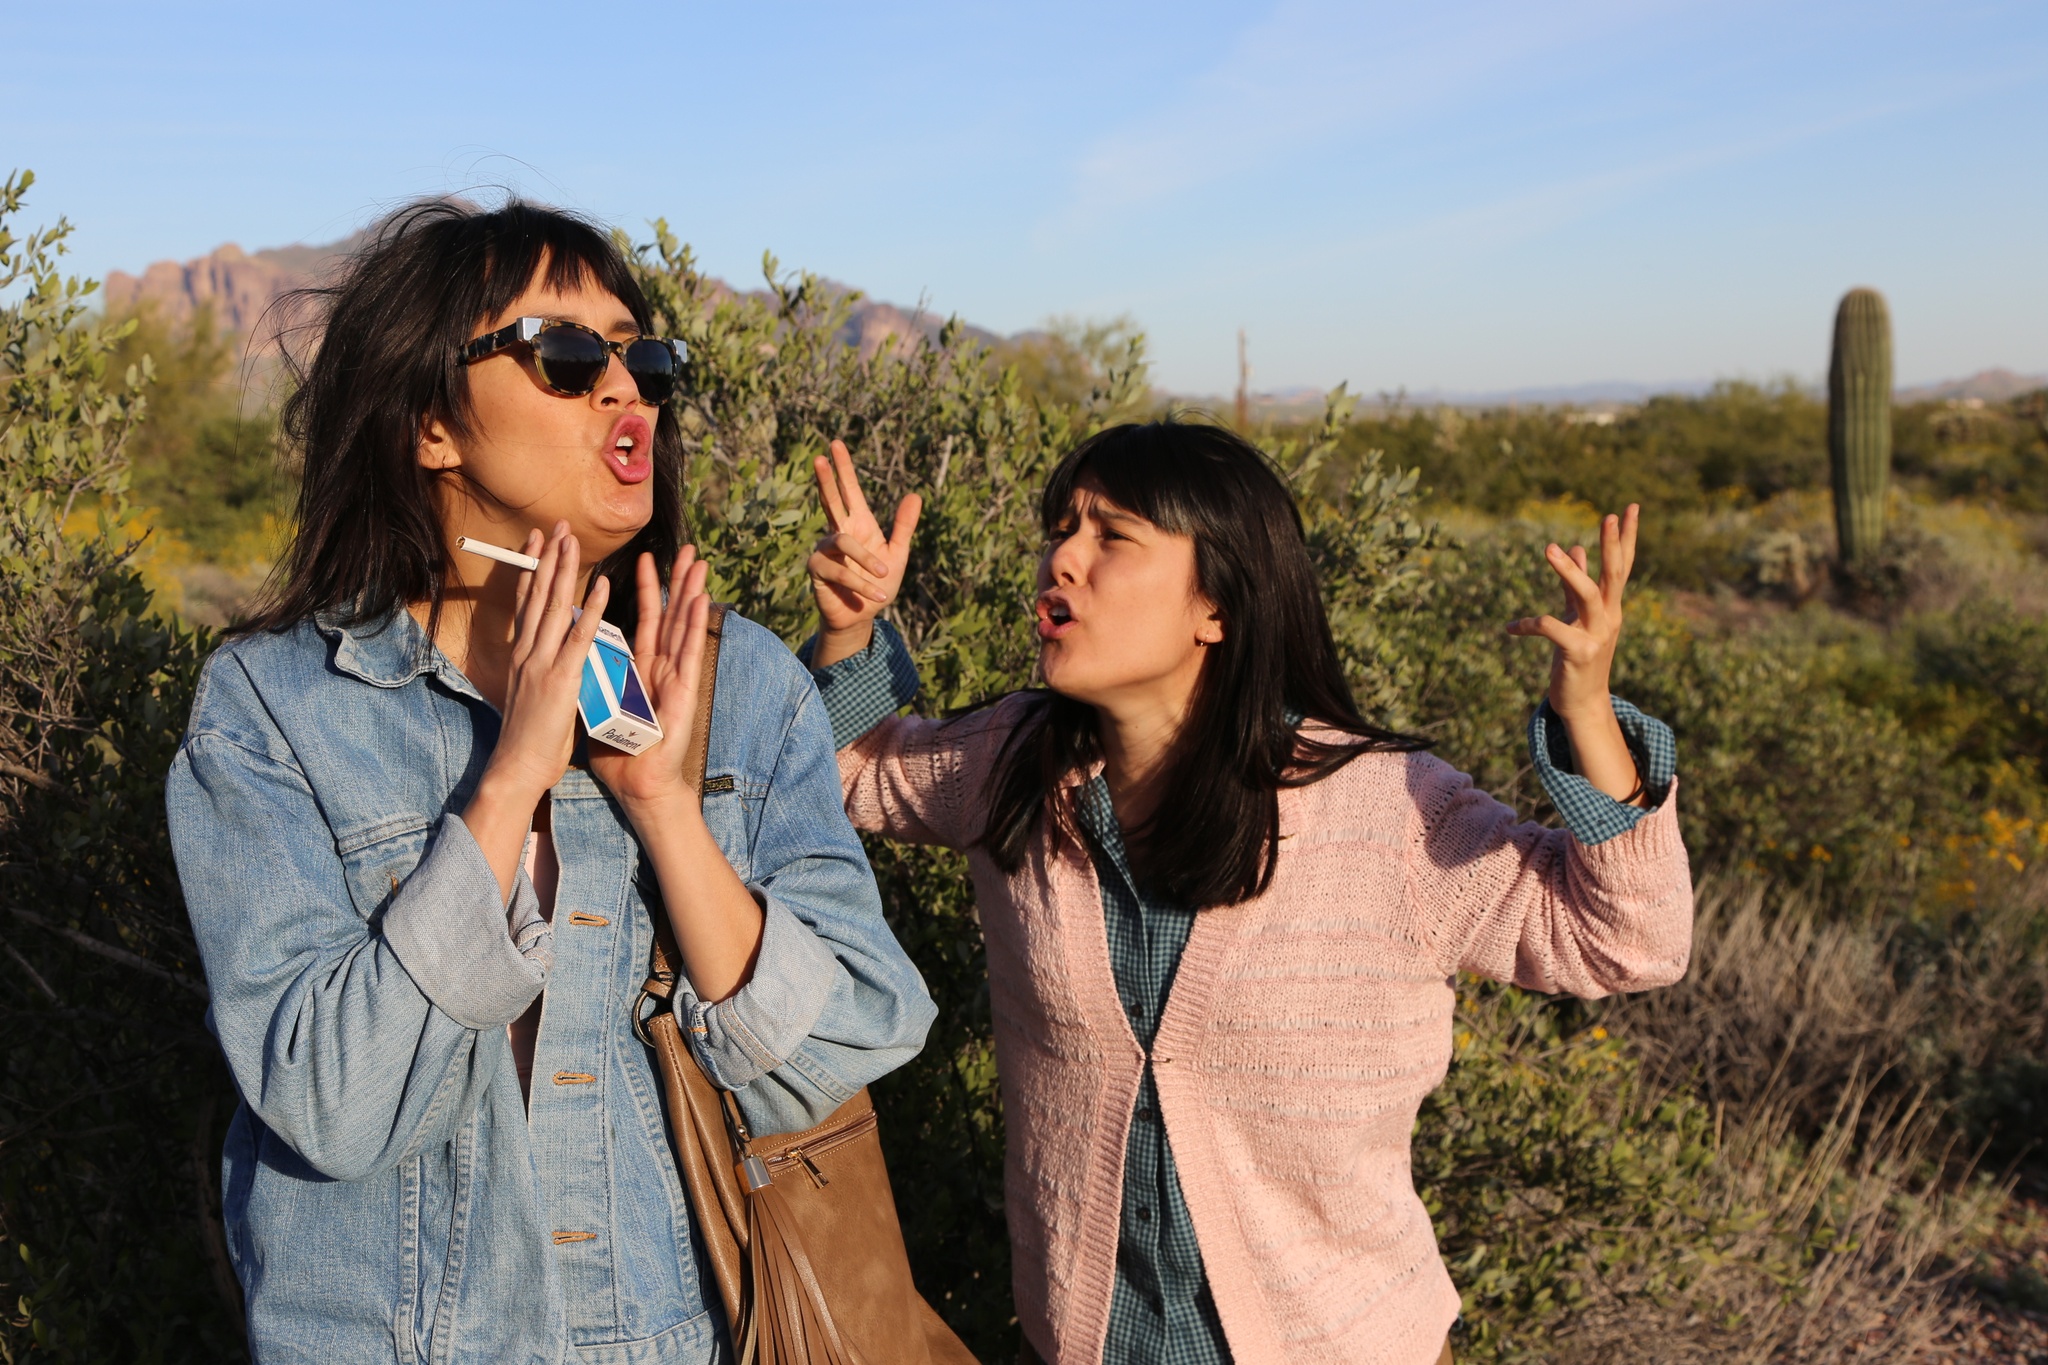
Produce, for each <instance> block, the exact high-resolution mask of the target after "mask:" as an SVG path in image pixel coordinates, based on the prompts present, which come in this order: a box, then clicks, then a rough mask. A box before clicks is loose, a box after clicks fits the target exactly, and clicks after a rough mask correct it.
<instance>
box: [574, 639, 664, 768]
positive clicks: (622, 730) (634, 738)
mask: <svg viewBox="0 0 2048 1365" xmlns="http://www.w3.org/2000/svg"><path fill="white" fill-rule="evenodd" d="M576 709H577V710H578V711H579V712H581V713H582V715H583V728H584V729H585V730H587V731H589V732H590V737H591V738H592V739H601V740H603V741H604V742H605V743H606V744H609V745H611V746H612V747H613V748H614V749H623V750H625V751H626V752H627V753H629V754H637V753H642V752H644V751H646V750H648V749H651V748H653V747H654V746H655V745H656V744H658V743H660V742H661V722H660V721H659V720H657V719H656V718H655V715H654V705H653V703H651V702H650V701H648V699H647V689H646V688H644V687H642V686H641V685H640V670H639V669H638V668H636V667H634V665H633V647H632V646H631V645H629V644H627V643H626V637H625V636H624V635H623V634H622V633H620V631H619V628H618V627H617V626H615V625H613V624H612V623H611V622H609V621H602V622H599V623H598V627H597V638H596V639H595V640H592V641H591V642H590V657H589V658H587V659H585V660H584V661H583V690H582V691H581V692H580V693H578V694H577V697H576Z"/></svg>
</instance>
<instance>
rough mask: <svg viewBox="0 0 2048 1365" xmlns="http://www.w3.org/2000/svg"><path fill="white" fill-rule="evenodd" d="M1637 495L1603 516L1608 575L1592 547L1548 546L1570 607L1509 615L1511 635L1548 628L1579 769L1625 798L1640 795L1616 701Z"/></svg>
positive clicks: (1556, 691)
mask: <svg viewBox="0 0 2048 1365" xmlns="http://www.w3.org/2000/svg"><path fill="white" fill-rule="evenodd" d="M1641 510H1642V509H1641V508H1640V507H1639V506H1637V504H1635V503H1630V504H1629V506H1628V510H1627V511H1626V512H1624V513H1623V514H1622V515H1620V516H1618V517H1617V516H1614V515H1612V514H1609V515H1608V516H1606V517H1603V518H1602V519H1601V522H1600V579H1599V581H1598V582H1595V581H1594V580H1593V576H1592V573H1591V572H1590V570H1589V569H1588V567H1587V559H1586V547H1585V546H1583V545H1574V546H1572V548H1571V549H1570V550H1569V551H1567V550H1565V549H1563V548H1561V547H1559V546H1557V545H1550V546H1546V547H1545V549H1544V552H1543V557H1544V560H1545V562H1546V563H1548V564H1549V565H1550V567H1551V568H1552V569H1553V570H1555V571H1556V573H1557V576H1558V578H1559V579H1560V580H1561V581H1562V583H1563V586H1564V615H1563V616H1562V617H1561V618H1560V617H1556V616H1525V617H1522V618H1521V619H1520V620H1516V621H1510V622H1508V626H1507V631H1508V634H1510V635H1540V636H1542V637H1543V638H1544V639H1546V640H1548V641H1550V643H1551V648H1552V652H1551V658H1550V707H1551V709H1552V710H1553V711H1555V712H1557V714H1558V717H1559V719H1561V720H1562V721H1563V722H1564V724H1565V728H1566V730H1567V732H1568V733H1569V734H1570V737H1571V742H1572V752H1573V755H1574V757H1575V758H1577V760H1578V763H1579V771H1580V773H1581V774H1582V775H1583V776H1585V778H1586V779H1587V780H1588V781H1590V782H1591V783H1592V784H1593V785H1594V786H1595V787H1598V788H1599V789H1600V790H1601V791H1604V792H1606V793H1607V794H1608V795H1609V796H1613V797H1615V798H1617V799H1620V800H1628V799H1631V798H1632V797H1636V796H1639V793H1640V784H1639V783H1638V782H1637V779H1636V770H1635V759H1634V758H1633V757H1631V756H1630V754H1629V751H1628V745H1627V743H1626V741H1624V740H1623V738H1622V734H1621V727H1620V725H1619V724H1618V723H1617V722H1616V721H1615V719H1614V709H1613V706H1612V704H1611V703H1610V702H1609V700H1608V697H1609V695H1610V693H1609V685H1608V684H1609V678H1610V676H1611V674H1612V673H1613V671H1614V651H1615V647H1616V646H1617V645H1619V644H1620V643H1621V622H1622V592H1623V590H1624V589H1625V588H1626V587H1627V586H1628V576H1629V571H1630V570H1631V569H1633V568H1634V567H1635V562H1636V523H1637V520H1638V518H1639V516H1640V514H1641Z"/></svg>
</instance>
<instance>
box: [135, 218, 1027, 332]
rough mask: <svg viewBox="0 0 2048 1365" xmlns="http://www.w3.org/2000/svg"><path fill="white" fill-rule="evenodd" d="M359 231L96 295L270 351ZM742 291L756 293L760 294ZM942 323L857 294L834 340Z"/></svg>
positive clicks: (140, 279)
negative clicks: (274, 309)
mask: <svg viewBox="0 0 2048 1365" xmlns="http://www.w3.org/2000/svg"><path fill="white" fill-rule="evenodd" d="M364 238H365V235H364V234H363V233H357V234H355V235H354V236H351V237H345V238H343V239H342V240H341V241H338V242H329V243H327V244H326V245H325V246H304V245H297V246H284V247H270V248H266V249H265V250H262V251H256V252H248V251H244V250H243V249H242V248H241V247H239V246H237V245H235V244H234V243H232V242H229V243H227V244H226V245H224V246H220V247H216V248H215V249H214V250H212V251H210V252H208V253H207V254H206V255H204V256H200V257H197V258H196V259H193V260H190V261H185V262H182V263H181V262H178V261H157V262H156V263H154V264H153V265H151V266H149V267H148V268H147V269H146V270H144V271H143V272H142V273H141V274H140V275H131V274H129V273H128V272H127V271H125V270H114V271H109V272H108V274H107V278H106V280H105V282H104V283H103V284H102V285H101V286H100V288H101V294H102V297H104V298H105V299H106V306H107V308H108V310H109V311H112V312H127V311H131V310H133V309H136V308H144V307H146V308H149V309H152V310H153V311H154V312H155V313H156V314H157V316H158V317H160V318H162V319H163V320H164V321H166V322H169V323H173V324H185V323H189V322H190V321H191V320H192V319H193V318H194V317H195V316H197V314H198V313H199V310H200V309H202V308H211V309H212V310H213V318H214V322H215V323H216V325H218V326H220V327H223V328H226V329H227V330H229V331H232V332H236V333H238V334H240V335H241V336H243V337H245V338H252V339H254V340H255V341H256V343H257V345H258V349H260V350H270V349H272V348H273V347H274V346H275V338H274V337H271V336H265V335H261V334H260V333H259V331H258V329H259V327H261V326H262V325H263V322H264V315H265V314H266V312H268V310H269V309H270V307H271V306H272V305H273V304H275V303H276V302H277V301H278V300H279V299H280V298H283V297H284V296H285V295H286V294H289V293H290V292H291V291H292V290H294V289H303V288H305V287H306V286H308V285H315V284H319V283H321V282H322V281H323V280H325V279H327V278H328V277H329V274H330V272H332V271H333V270H334V269H335V267H337V266H338V265H340V264H341V263H342V262H343V261H344V260H346V259H347V257H348V256H349V254H350V253H351V252H353V251H355V250H356V249H357V248H358V247H360V246H361V245H362V244H363V241H364ZM713 283H714V284H715V285H716V287H717V288H718V289H719V290H720V291H722V292H724V293H728V294H737V293H739V292H740V291H737V290H734V289H733V288H732V287H731V286H730V285H728V284H726V283H725V282H724V281H723V280H714V281H713ZM825 284H826V286H827V287H828V288H829V289H832V290H835V291H838V292H840V293H850V292H852V290H851V289H850V288H849V287H848V286H846V285H842V284H839V283H838V282H836V281H833V280H827V281H825ZM748 292H749V293H750V294H751V295H752V296H754V297H761V296H763V295H765V293H766V291H765V290H753V291H748ZM944 325H945V319H944V318H942V317H937V316H934V315H932V314H930V313H925V312H922V311H920V310H918V309H904V308H900V307H898V306H897V305H895V304H893V303H884V302H881V301H880V300H876V299H862V300H861V301H860V302H859V303H856V304H855V305H854V307H853V312H852V314H851V315H850V316H849V317H848V318H847V320H846V324H845V326H844V327H842V328H841V329H840V333H839V339H840V340H841V341H843V342H845V343H846V344H847V345H849V346H852V347H855V348H856V349H858V350H859V351H860V353H861V354H862V355H864V356H870V355H873V354H875V353H876V352H877V351H879V350H880V349H881V348H882V345H883V343H884V342H886V341H887V340H889V339H890V338H891V337H894V338H898V339H899V344H900V339H901V338H905V337H909V336H913V335H915V336H919V337H922V338H923V339H925V340H927V341H937V340H938V336H939V330H940V328H942V327H943V326H944ZM964 330H965V331H966V334H967V335H968V336H970V337H972V338H973V339H974V340H976V341H980V342H983V343H994V342H997V341H1000V340H1002V339H1003V338H1002V337H1001V336H999V335H998V334H996V333H994V332H991V331H988V330H986V329H985V328H981V327H971V326H970V327H965V329H964Z"/></svg>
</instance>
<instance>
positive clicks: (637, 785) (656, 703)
mask: <svg viewBox="0 0 2048 1365" xmlns="http://www.w3.org/2000/svg"><path fill="white" fill-rule="evenodd" d="M638 576H639V584H640V620H639V623H638V625H637V626H636V628H635V630H634V635H633V664H634V667H635V668H637V669H638V670H639V672H640V682H641V685H642V686H643V687H645V688H646V690H647V700H648V701H649V702H650V703H651V704H652V705H653V707H654V714H655V717H656V718H657V719H658V720H660V722H661V743H659V744H657V745H655V746H654V747H653V748H651V749H648V750H645V751H644V752H642V753H639V754H628V753H623V752H621V751H620V750H617V749H614V748H612V747H611V746H610V745H608V744H592V745H591V746H590V771H591V772H592V773H593V774H594V775H595V776H596V777H597V780H598V781H600V782H602V783H604V784H605V786H607V787H609V788H611V791H612V794H613V795H614V796H617V797H618V798H619V803H620V804H621V805H623V806H625V807H626V813H627V816H628V818H630V819H632V820H633V822H634V825H635V827H636V828H637V827H638V826H639V824H640V822H641V820H642V819H643V817H645V816H652V815H655V814H656V813H657V812H658V811H660V810H662V809H664V808H671V807H674V805H675V803H681V809H686V810H687V809H694V808H696V807H697V804H698V801H699V799H700V796H701V793H700V792H699V791H698V789H697V788H695V787H694V786H692V785H691V784H690V783H689V782H688V781H687V780H686V779H685V775H684V772H683V763H684V760H685V759H686V758H687V757H688V756H689V750H690V741H691V739H692V737H693V735H694V731H695V727H696V721H697V692H698V685H699V681H700V679H701V676H702V671H703V667H704V643H705V634H706V630H707V627H708V624H709V622H710V619H711V598H710V596H709V595H708V594H706V592H705V590H704V583H705V578H706V576H707V566H706V565H705V563H704V562H703V561H702V560H700V559H698V558H697V547H696V546H694V545H685V546H684V547H683V549H682V552H681V553H680V554H678V555H677V556H676V562H675V565H674V566H673V567H672V568H671V569H670V570H669V576H668V579H669V581H668V605H667V606H666V607H664V606H663V605H662V601H661V575H660V573H659V571H657V570H656V568H655V565H654V556H653V555H649V554H643V555H641V556H640V563H639V566H638Z"/></svg>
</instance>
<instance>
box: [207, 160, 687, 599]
mask: <svg viewBox="0 0 2048 1365" xmlns="http://www.w3.org/2000/svg"><path fill="white" fill-rule="evenodd" d="M537 276H538V277H539V281H540V282H542V283H545V284H546V285H547V286H549V287H551V288H555V289H562V290H568V289H575V288H577V287H579V286H583V285H588V284H595V285H596V286H597V287H599V288H602V289H604V290H606V291H607V292H609V293H611V294H613V295H614V296H616V297H617V298H618V300H619V302H620V303H622V304H624V305H625V306H626V309H627V311H629V312H630V313H631V314H632V315H633V320H634V321H635V322H636V323H638V324H639V326H640V329H641V330H642V331H643V332H650V331H651V329H652V327H653V313H652V310H651V309H650V308H649V307H648V303H647V298H646V295H644V294H643V293H641V291H640V286H639V284H638V283H637V282H636V281H635V280H634V278H633V272H632V270H631V269H630V268H629V267H628V265H627V263H626V259H625V257H624V256H623V255H622V254H621V253H620V252H619V250H618V248H617V247H616V246H615V245H614V244H613V243H612V240H611V238H610V237H609V236H608V235H607V234H606V233H605V232H604V231H603V230H602V229H601V228H599V227H598V226H597V225H595V224H593V223H590V222H587V221H585V220H584V219H582V218H579V217H577V216H575V215H574V214H570V213H564V212H562V211H561V210H559V209H551V208H545V207H542V206H540V205H537V204H528V203H524V202H521V201H520V200H517V199H514V200H511V201H510V202H508V203H506V204H505V205H504V206H503V207H501V208H497V209H492V210H484V209H480V208H478V207H476V206H474V205H471V204H465V203H462V202H460V201H455V200H447V199H432V200H424V201H421V202H419V203H415V204H412V205H409V206H408V207H406V208H404V209H401V210H399V211H398V212H397V213H394V214H392V215H391V216H390V217H388V218H386V219H385V220H384V222H383V223H382V224H381V225H380V226H379V227H378V228H377V229H376V231H375V232H374V233H373V234H372V237H371V240H370V242H369V243H368V244H367V245H366V246H364V247H362V248H361V249H360V250H359V251H357V252H356V254H355V255H354V256H353V257H352V258H351V259H350V260H349V262H348V263H347V265H346V266H345V267H344V268H343V270H342V272H341V275H340V277H339V278H338V279H337V280H336V281H335V282H334V283H333V284H332V285H331V286H328V287H324V288H318V289H307V290H301V291H298V292H297V293H296V294H295V295H292V296H289V300H288V304H287V307H288V308H294V307H295V308H310V309H311V312H312V316H311V318H309V319H307V320H306V322H305V323H304V325H303V326H301V327H297V328H294V329H293V331H294V334H296V335H300V336H305V337H309V338H310V347H305V346H294V345H289V344H288V345H286V346H285V347H284V355H285V363H286V365H287V367H288V369H289V371H290V378H291V380H292V382H293V391H292V394H291V396H290V397H289V398H288V399H287V400H286V401H285V404H284V412H283V427H284V432H285V438H286V441H287V442H288V443H289V445H290V447H291V448H292V449H293V451H294V452H295V453H296V454H297V455H298V457H299V460H300V463H301V472H300V477H299V494H298V507H297V526H296V528H295V531H294V534H293V537H292V542H291V545H290V547H289V548H288V549H287V550H286V551H285V554H284V556H283V558H282V559H281V561H280V562H279V565H278V569H277V572H276V574H275V575H274V576H273V577H272V580H271V582H270V585H269V586H268V588H267V589H266V590H265V593H264V596H263V600H262V601H261V602H260V604H259V605H258V606H257V608H256V610H255V611H254V612H253V613H252V614H251V615H250V617H249V618H248V619H247V620H245V621H243V622H242V623H241V624H240V625H239V626H238V627H237V629H238V630H241V631H256V630H288V629H290V628H291V627H292V626H294V625H296V624H297V623H298V622H300V621H303V620H305V619H306V618H307V617H309V616H312V615H314V614H315V613H318V612H334V613H337V614H338V615H339V616H340V618H341V619H342V620H343V621H344V622H346V623H348V624H355V623H358V622H363V621H374V620H379V619H382V618H383V617H385V616H387V615H388V614H390V613H391V612H393V611H395V610H397V609H398V608H400V607H403V606H405V605H407V604H408V603H413V602H427V603H428V604H429V607H428V618H427V620H428V629H427V634H428V638H429V639H431V638H433V636H434V633H435V631H436V630H437V629H438V627H439V624H440V617H441V603H442V597H443V593H444V591H445V587H446V582H447V578H448V565H447V563H446V555H447V550H446V542H445V540H444V537H443V535H442V529H441V523H440V518H439V516H438V514H437V510H436V503H435V499H434V496H433V489H434V482H435V480H437V479H443V478H463V477H466V475H464V474H463V473H462V471H461V470H460V469H455V470H431V469H425V468H422V467H421V465H420V462H419V440H420V434H421V432H422V431H423V430H424V429H425V427H426V425H427V423H429V422H433V421H438V422H440V423H441V424H443V425H444V426H446V427H447V428H448V429H449V430H450V431H453V432H455V433H456V434H457V435H458V436H460V435H467V434H469V432H470V431H471V429H472V427H471V422H472V417H473V414H472V412H471V408H470V396H469V378H468V374H469V372H468V370H467V369H465V368H464V367H463V366H462V365H461V364H460V363H459V362H458V360H457V355H456V353H457V351H458V349H459V348H460V347H461V346H462V344H463V343H464V342H466V341H467V340H469V337H470V333H471V332H473V331H474V330H475V328H476V326H477V324H478V323H480V322H481V321H483V320H484V319H486V318H493V317H496V316H497V315H498V314H500V313H502V312H503V311H504V310H505V309H506V308H509V307H510V306H511V305H512V303H513V301H514V300H516V299H517V298H518V297H519V296H520V295H521V294H523V293H525V292H526V290H527V289H528V287H529V286H531V285H533V284H534V283H536V277H537ZM307 349H310V350H311V355H310V356H308V355H306V354H305V353H304V352H305V351H306V350H307ZM681 471H682V437H681V431H680V429H679V428H678V426H677V424H676V417H675V414H674V412H673V411H672V410H671V409H670V408H669V407H667V406H666V405H664V406H663V408H662V409H661V411H660V413H659V415H658V416H657V418H656V420H655V424H654V481H653V482H654V516H653V519H652V520H650V521H649V522H648V523H647V525H646V526H645V527H643V528H642V529H641V531H640V533H639V534H638V535H636V536H635V537H634V538H633V539H632V540H631V541H630V542H628V543H627V544H626V545H625V546H623V547H622V548H621V549H619V550H618V551H617V552H615V553H614V554H612V555H611V556H610V557H609V558H608V559H606V560H605V561H604V562H603V563H602V564H600V565H599V566H598V571H599V572H600V573H604V574H607V575H609V576H610V578H611V582H612V592H611V602H610V605H609V606H608V607H607V609H606V611H605V615H606V616H607V617H608V618H610V619H612V620H613V621H614V622H628V623H629V622H631V621H633V620H635V619H636V617H635V612H636V610H637V604H636V601H635V598H636V584H637V581H638V580H637V578H636V576H635V574H634V573H633V565H634V563H635V561H636V560H637V559H638V557H639V555H640V553H641V552H642V551H652V552H653V554H654V557H655V560H656V562H657V564H658V565H659V566H660V567H661V569H662V571H663V573H664V574H666V572H667V569H668V566H669V565H670V564H671V563H673V562H674V560H675V554H676V550H677V548H678V547H679V546H680V545H681V543H682V538H683V512H682V487H681ZM627 628H628V629H630V628H631V627H630V625H629V626H628V627H627Z"/></svg>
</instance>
